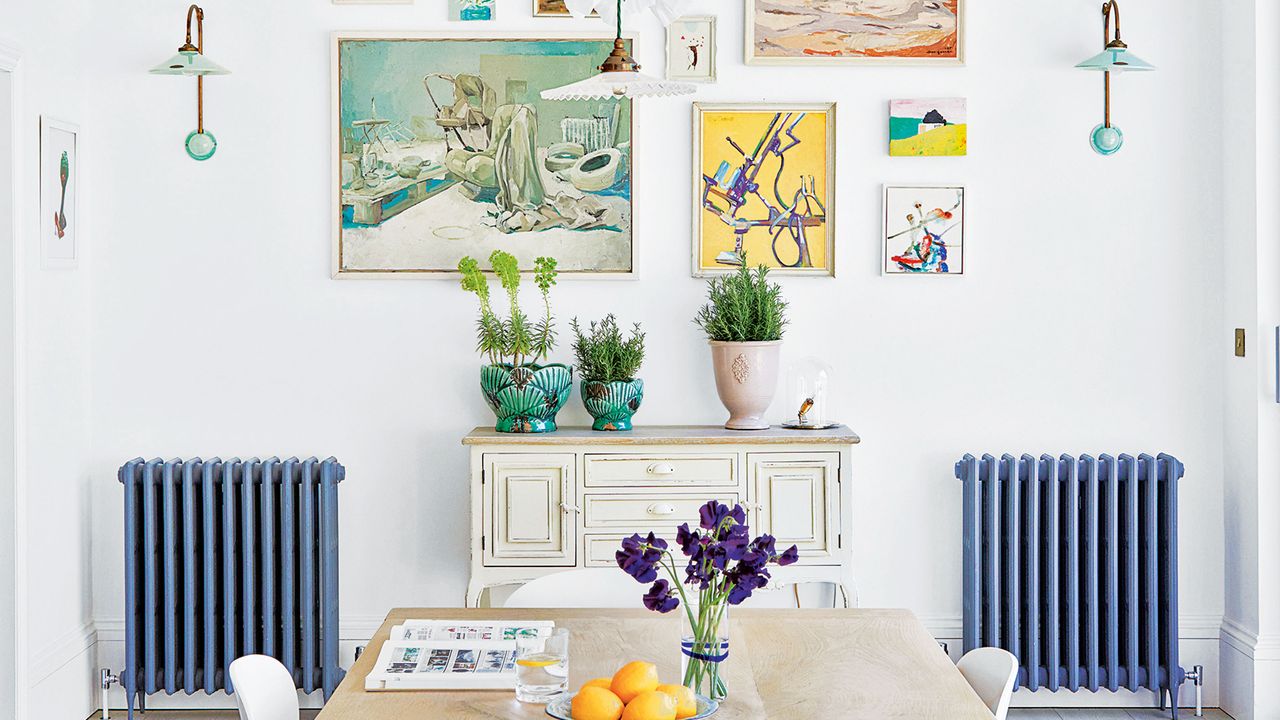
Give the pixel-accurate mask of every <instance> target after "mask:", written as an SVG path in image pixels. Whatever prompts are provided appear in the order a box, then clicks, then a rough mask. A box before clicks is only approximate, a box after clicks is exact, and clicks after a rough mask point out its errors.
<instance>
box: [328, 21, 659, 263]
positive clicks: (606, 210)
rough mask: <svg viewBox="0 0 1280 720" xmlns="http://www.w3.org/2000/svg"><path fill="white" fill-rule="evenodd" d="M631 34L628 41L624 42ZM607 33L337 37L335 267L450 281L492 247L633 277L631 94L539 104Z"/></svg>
mask: <svg viewBox="0 0 1280 720" xmlns="http://www.w3.org/2000/svg"><path fill="white" fill-rule="evenodd" d="M627 42H628V44H630V42H631V41H630V40H628V41H627ZM612 47H613V41H612V39H607V38H601V37H600V36H599V35H594V34H591V35H587V34H582V35H571V34H562V35H558V36H552V37H547V36H546V35H545V34H543V33H538V34H529V35H527V36H526V35H521V34H514V33H504V34H493V35H482V34H473V35H471V36H469V37H466V38H460V37H458V36H457V35H456V34H455V35H444V34H415V35H406V34H402V33H401V34H385V35H384V34H370V33H364V34H346V33H339V34H337V35H335V40H334V51H333V63H334V67H333V78H334V87H333V108H332V112H333V133H334V135H333V139H332V143H333V145H332V151H333V158H334V163H333V164H334V174H333V198H334V210H333V213H334V225H335V231H334V240H333V262H334V274H335V276H359V277H370V276H383V277H441V278H448V277H456V269H457V265H458V260H460V259H461V258H462V257H464V256H468V255H469V256H471V257H474V258H476V259H477V260H479V261H480V262H481V263H482V264H484V263H486V262H487V259H488V257H489V255H490V253H492V252H493V251H494V250H505V251H507V252H510V253H511V254H513V255H515V256H516V258H517V259H518V260H519V261H520V265H521V268H523V269H527V270H531V269H532V268H533V262H534V260H535V259H536V258H537V257H539V256H542V255H547V256H552V257H554V258H556V260H557V261H558V262H559V267H560V270H561V272H562V277H565V278H572V277H581V276H590V277H593V278H600V277H611V278H613V277H619V278H628V277H634V273H635V262H634V258H635V252H634V247H633V242H632V238H633V235H632V218H633V211H632V197H631V177H632V175H631V173H632V168H633V165H632V154H631V123H632V104H631V101H630V100H629V99H626V98H620V99H613V100H607V101H556V100H543V99H542V97H541V93H542V91H544V90H548V89H551V88H555V87H559V86H561V85H564V84H566V83H570V82H573V81H576V80H581V79H585V78H587V77H589V76H591V75H593V74H595V73H596V72H597V66H598V65H599V64H600V61H601V59H602V58H604V57H605V56H606V55H608V53H609V50H610V49H611V48H612Z"/></svg>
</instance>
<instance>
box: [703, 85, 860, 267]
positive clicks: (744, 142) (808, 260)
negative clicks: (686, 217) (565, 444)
mask: <svg viewBox="0 0 1280 720" xmlns="http://www.w3.org/2000/svg"><path fill="white" fill-rule="evenodd" d="M835 168H836V106H835V103H817V104H814V103H759V104H755V103H752V104H719V103H714V104H713V103H694V104H693V176H694V177H693V274H694V275H695V276H698V277H705V276H708V275H714V274H717V273H724V272H731V271H733V269H735V268H736V267H740V266H741V265H743V264H744V263H746V264H748V265H752V266H755V265H761V264H763V265H767V266H768V267H770V268H772V269H776V271H777V272H779V273H781V274H793V275H825V276H833V275H835V180H836V174H835Z"/></svg>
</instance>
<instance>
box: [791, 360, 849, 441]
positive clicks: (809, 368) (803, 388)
mask: <svg viewBox="0 0 1280 720" xmlns="http://www.w3.org/2000/svg"><path fill="white" fill-rule="evenodd" d="M831 374H832V373H831V366H830V365H828V364H826V363H824V362H822V361H821V360H819V359H818V358H815V357H807V358H804V359H803V360H799V361H797V362H794V363H792V364H790V365H789V366H787V380H786V382H787V384H786V386H785V391H784V393H783V399H784V401H785V402H786V403H788V406H789V407H788V406H784V408H785V409H786V410H787V411H788V416H787V419H786V420H785V421H783V423H782V427H785V428H790V429H793V430H825V429H827V428H831V427H835V426H836V424H837V423H836V422H834V421H833V420H832V418H831V409H830V399H831Z"/></svg>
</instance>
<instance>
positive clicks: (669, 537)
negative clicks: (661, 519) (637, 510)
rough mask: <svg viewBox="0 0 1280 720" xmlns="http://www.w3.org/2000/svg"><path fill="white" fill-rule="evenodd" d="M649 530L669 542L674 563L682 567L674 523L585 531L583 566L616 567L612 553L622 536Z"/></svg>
mask: <svg viewBox="0 0 1280 720" xmlns="http://www.w3.org/2000/svg"><path fill="white" fill-rule="evenodd" d="M650 532H652V533H654V534H655V535H657V536H658V537H660V538H662V539H663V540H666V541H667V542H668V543H671V546H672V547H673V548H675V552H676V556H677V560H676V565H677V566H679V567H681V568H683V567H684V561H683V560H682V559H680V558H682V557H683V556H682V555H680V547H679V546H678V545H676V544H675V542H676V526H675V525H671V526H669V527H667V526H663V527H650V528H645V529H644V531H643V532H641V530H640V529H639V528H636V529H634V530H619V531H614V532H608V533H587V534H585V535H583V536H582V565H583V567H617V566H618V559H617V557H615V556H614V553H616V552H617V551H618V548H620V547H622V538H627V537H631V536H632V535H634V534H636V533H640V534H641V535H648V534H649V533H650Z"/></svg>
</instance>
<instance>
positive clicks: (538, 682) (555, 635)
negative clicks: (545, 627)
mask: <svg viewBox="0 0 1280 720" xmlns="http://www.w3.org/2000/svg"><path fill="white" fill-rule="evenodd" d="M568 689H569V630H568V629H567V628H556V629H554V630H552V631H551V634H550V635H547V636H546V637H528V638H516V699H517V700H519V701H520V702H525V703H536V704H539V705H545V704H547V703H549V702H551V701H552V700H554V699H555V698H556V697H557V696H559V695H561V694H562V693H564V692H566V691H567V690H568Z"/></svg>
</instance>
